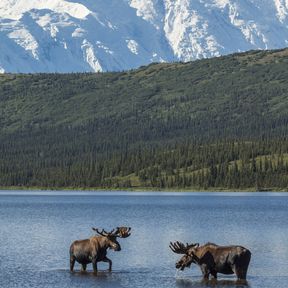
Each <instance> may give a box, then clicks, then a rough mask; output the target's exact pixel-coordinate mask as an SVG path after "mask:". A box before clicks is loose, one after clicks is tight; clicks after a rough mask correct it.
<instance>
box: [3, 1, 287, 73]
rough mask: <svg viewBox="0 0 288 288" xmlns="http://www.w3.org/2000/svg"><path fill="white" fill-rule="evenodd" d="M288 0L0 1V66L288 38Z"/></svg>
mask: <svg viewBox="0 0 288 288" xmlns="http://www.w3.org/2000/svg"><path fill="white" fill-rule="evenodd" d="M287 27H288V0H105V1H103V0H49V1H47V0H29V1H27V0H1V1H0V72H76V71H77V72H83V71H118V70H126V69H131V68H136V67H139V66H141V65H145V64H149V63H151V62H161V61H167V62H169V61H190V60H194V59H199V58H205V57H213V56H220V55H224V54H229V53H233V52H239V51H247V50H250V49H275V48H282V47H286V46H287V43H288V28H287Z"/></svg>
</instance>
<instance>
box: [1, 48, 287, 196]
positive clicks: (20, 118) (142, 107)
mask: <svg viewBox="0 0 288 288" xmlns="http://www.w3.org/2000/svg"><path fill="white" fill-rule="evenodd" d="M287 67H288V49H283V50H275V51H251V52H249V53H240V54H233V55H228V56H222V57H216V58H211V59H202V60H197V61H193V62H189V63H183V62H182V63H170V64H169V63H158V64H150V65H149V66H145V67H141V68H139V69H137V70H130V71H126V72H113V73H112V72H109V73H69V74H45V73H40V74H0V186H34V187H37V186H42V187H63V186H64V187H84V188H85V187H102V188H103V187H109V188H111V187H130V186H132V187H162V188H163V187H165V188H167V187H170V188H175V187H186V188H191V187H194V188H195V189H203V188H205V187H212V188H214V187H220V188H221V187H222V188H227V189H240V188H243V189H248V188H249V189H251V188H254V189H255V187H257V189H259V187H260V188H265V189H271V188H274V189H278V190H279V189H287V187H288V141H287V135H288V101H287V99H288V84H287V79H288V69H287ZM197 187H198V188H197Z"/></svg>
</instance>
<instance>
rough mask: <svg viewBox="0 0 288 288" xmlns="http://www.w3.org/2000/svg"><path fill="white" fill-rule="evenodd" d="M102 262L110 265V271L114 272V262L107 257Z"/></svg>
mask: <svg viewBox="0 0 288 288" xmlns="http://www.w3.org/2000/svg"><path fill="white" fill-rule="evenodd" d="M102 261H103V262H106V263H109V271H112V261H111V260H110V259H109V258H107V257H105V258H104V259H103V260H102Z"/></svg>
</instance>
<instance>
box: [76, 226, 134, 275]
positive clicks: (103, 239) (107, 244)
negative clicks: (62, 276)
mask: <svg viewBox="0 0 288 288" xmlns="http://www.w3.org/2000/svg"><path fill="white" fill-rule="evenodd" d="M130 229H131V228H126V227H120V228H117V230H116V232H114V230H112V231H111V232H110V233H107V232H105V231H104V230H102V232H99V231H98V229H95V228H93V230H94V231H96V232H97V233H98V234H100V235H98V236H93V237H91V238H89V239H85V240H76V241H74V242H73V243H72V244H71V246H70V271H73V269H74V265H75V262H76V261H77V262H78V263H80V264H81V265H82V271H86V267H87V264H90V263H92V266H93V271H94V272H95V273H97V262H101V261H103V262H107V263H109V271H111V270H112V261H111V260H110V259H109V258H108V257H107V256H106V255H107V249H108V248H110V249H113V250H114V251H121V246H120V244H119V242H118V241H117V237H121V238H126V237H128V236H130V233H129V231H130Z"/></svg>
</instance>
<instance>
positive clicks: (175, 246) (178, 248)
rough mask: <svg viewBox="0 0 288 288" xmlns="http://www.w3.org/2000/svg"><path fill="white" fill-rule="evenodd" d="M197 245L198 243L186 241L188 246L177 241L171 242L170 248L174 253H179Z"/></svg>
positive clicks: (184, 252)
mask: <svg viewBox="0 0 288 288" xmlns="http://www.w3.org/2000/svg"><path fill="white" fill-rule="evenodd" d="M195 246H199V244H198V243H196V244H193V243H192V244H188V243H186V246H185V245H184V244H183V243H182V242H180V241H176V242H174V243H172V242H170V245H169V247H170V249H171V250H172V251H173V252H174V253H177V254H186V253H187V251H188V250H189V249H190V248H193V247H195Z"/></svg>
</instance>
